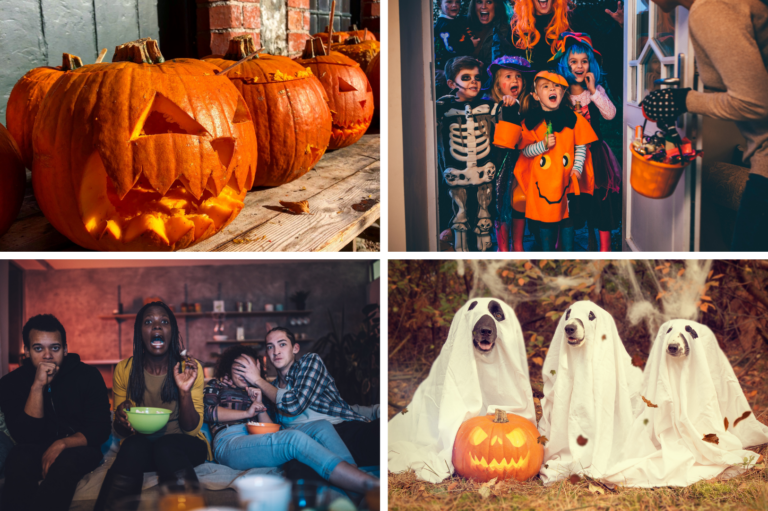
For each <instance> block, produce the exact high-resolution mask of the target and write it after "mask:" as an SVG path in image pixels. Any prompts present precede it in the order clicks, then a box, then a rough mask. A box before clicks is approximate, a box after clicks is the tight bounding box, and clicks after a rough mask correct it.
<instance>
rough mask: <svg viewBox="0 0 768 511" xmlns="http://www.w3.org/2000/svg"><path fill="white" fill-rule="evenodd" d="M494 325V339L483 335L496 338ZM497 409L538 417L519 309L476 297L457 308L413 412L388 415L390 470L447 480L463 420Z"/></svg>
mask: <svg viewBox="0 0 768 511" xmlns="http://www.w3.org/2000/svg"><path fill="white" fill-rule="evenodd" d="M489 321H490V322H492V323H488V322H489ZM478 324H479V328H477V331H476V332H475V330H476V328H475V327H476V326H477V325H478ZM491 324H492V325H493V327H491ZM494 328H495V339H493V342H484V341H486V340H487V341H490V340H491V339H492V338H493V330H494ZM496 409H502V410H505V411H507V412H509V413H514V414H516V415H520V416H521V417H525V418H526V419H528V420H530V421H531V422H532V423H533V424H534V425H535V424H536V412H535V408H534V406H533V395H532V392H531V384H530V379H529V375H528V361H527V358H526V352H525V341H524V339H523V332H522V329H521V328H520V323H519V322H518V320H517V316H515V313H514V311H513V310H512V308H511V307H510V306H509V305H507V304H506V303H504V302H503V301H501V300H499V299H497V298H472V299H470V300H469V301H468V302H467V303H466V304H465V305H464V306H463V307H462V308H461V309H459V311H458V312H457V313H456V315H455V316H454V318H453V321H452V323H451V328H450V330H449V332H448V339H447V340H446V341H445V344H444V345H443V348H442V350H441V351H440V355H438V357H437V359H436V360H435V362H434V364H433V365H432V368H431V370H430V372H429V376H427V379H426V380H424V381H423V382H422V383H421V384H420V385H419V388H418V389H417V390H416V393H415V394H414V396H413V400H412V401H411V402H410V404H408V406H407V412H406V411H403V412H401V413H398V414H397V415H395V416H394V417H393V418H392V420H391V421H390V422H389V425H388V427H389V453H388V458H389V462H388V468H389V470H390V471H391V472H393V473H399V472H403V471H406V470H408V469H413V470H414V471H415V472H416V476H417V477H418V478H419V479H421V480H423V481H429V482H432V483H437V482H440V481H442V480H444V479H445V478H447V477H449V476H450V475H451V474H452V473H453V464H452V462H451V455H452V451H453V443H454V440H455V439H456V433H457V432H458V430H459V427H460V426H461V424H462V423H463V422H464V421H466V420H468V419H470V418H472V417H477V416H478V415H481V414H486V413H494V412H495V410H496Z"/></svg>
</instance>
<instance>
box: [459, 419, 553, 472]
mask: <svg viewBox="0 0 768 511" xmlns="http://www.w3.org/2000/svg"><path fill="white" fill-rule="evenodd" d="M538 438H539V432H538V430H537V429H536V427H535V426H534V425H533V424H532V423H531V422H530V421H528V420H526V419H524V418H522V417H520V416H518V415H513V414H506V413H505V412H504V411H502V410H497V412H496V417H495V418H494V416H493V415H486V416H484V417H474V418H472V419H469V420H468V421H466V422H464V423H463V424H462V425H461V427H460V428H459V432H458V433H457V434H456V441H455V442H454V444H453V457H452V461H453V465H454V467H455V469H456V473H458V474H459V475H461V476H463V477H466V478H469V479H473V480H475V481H480V482H485V481H490V480H491V479H493V478H494V477H498V478H499V480H502V479H510V478H512V479H516V480H518V481H525V480H527V479H530V478H531V477H533V476H534V475H536V474H538V473H539V469H540V468H541V463H542V461H543V459H544V447H543V446H542V445H541V444H539V443H538V441H537V439H538Z"/></svg>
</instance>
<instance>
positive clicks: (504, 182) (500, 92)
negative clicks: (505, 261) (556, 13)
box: [486, 57, 535, 252]
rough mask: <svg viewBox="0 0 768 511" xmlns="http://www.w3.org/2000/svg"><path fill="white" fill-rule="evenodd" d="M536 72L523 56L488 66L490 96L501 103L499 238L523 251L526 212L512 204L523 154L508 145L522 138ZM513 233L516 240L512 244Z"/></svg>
mask: <svg viewBox="0 0 768 511" xmlns="http://www.w3.org/2000/svg"><path fill="white" fill-rule="evenodd" d="M531 72H535V71H534V70H533V69H531V65H530V64H529V63H528V61H527V60H525V59H524V58H522V57H499V58H498V59H496V60H494V61H493V63H492V64H491V65H490V66H488V75H489V76H491V77H492V78H491V79H492V81H493V83H492V84H491V85H489V87H488V89H489V91H488V92H489V94H487V95H486V98H487V99H493V100H494V101H496V103H499V104H500V108H499V109H498V112H499V115H498V117H497V119H496V128H495V131H494V140H493V143H494V145H495V146H497V148H498V158H497V161H498V168H499V169H500V170H499V172H498V177H497V178H496V201H495V202H496V211H497V213H498V217H497V220H496V242H497V245H498V250H499V252H509V251H510V249H511V250H512V251H515V252H522V251H523V233H524V232H525V213H523V212H520V211H517V210H515V209H514V208H513V207H512V190H513V189H514V188H515V186H516V184H517V183H516V181H515V175H514V173H513V170H514V168H515V164H516V163H517V158H518V157H519V156H520V151H518V150H517V149H515V145H514V143H513V144H512V145H509V146H505V145H504V144H505V143H509V141H510V140H511V139H515V140H516V139H519V136H520V133H521V128H520V124H521V123H522V121H523V116H522V112H521V111H520V100H521V99H523V98H525V96H526V88H527V87H526V85H527V84H526V80H525V78H524V76H525V74H527V73H531ZM510 233H511V234H512V237H513V239H514V243H513V244H512V245H510V241H511V240H510Z"/></svg>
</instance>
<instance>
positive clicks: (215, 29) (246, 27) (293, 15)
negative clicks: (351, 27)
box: [197, 0, 309, 57]
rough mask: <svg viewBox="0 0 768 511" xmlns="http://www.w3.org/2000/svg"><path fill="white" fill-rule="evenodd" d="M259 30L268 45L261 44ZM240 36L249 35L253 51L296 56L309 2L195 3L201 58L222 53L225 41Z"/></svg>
mask: <svg viewBox="0 0 768 511" xmlns="http://www.w3.org/2000/svg"><path fill="white" fill-rule="evenodd" d="M280 4H282V5H280ZM286 9H287V11H286ZM263 27H265V32H267V33H268V34H269V37H270V40H269V41H262V40H261V36H262V28H263ZM242 34H253V38H254V41H255V42H256V47H261V46H264V47H265V49H267V50H268V51H270V52H273V53H281V54H286V55H289V56H293V55H297V54H298V53H300V52H301V50H303V49H304V42H305V41H306V40H307V39H308V38H309V0H278V1H275V0H198V3H197V47H198V53H199V55H200V56H201V57H202V56H205V55H211V54H223V53H225V52H226V49H227V45H228V43H229V40H230V39H231V38H232V37H235V36H238V35H242ZM276 39H277V40H276ZM265 43H266V44H265Z"/></svg>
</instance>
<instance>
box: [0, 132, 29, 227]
mask: <svg viewBox="0 0 768 511" xmlns="http://www.w3.org/2000/svg"><path fill="white" fill-rule="evenodd" d="M0 181H2V183H3V184H2V186H0V236H2V235H3V234H5V233H6V232H7V231H8V229H9V228H10V227H11V224H12V223H13V221H14V220H16V216H17V215H18V214H19V210H20V209H21V203H22V201H23V200H24V187H25V185H26V183H27V174H26V172H25V171H24V163H23V162H22V161H21V153H20V152H19V148H18V146H17V145H16V142H15V141H14V140H13V137H12V136H11V133H10V132H9V131H8V130H7V129H5V126H3V125H2V124H0Z"/></svg>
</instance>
